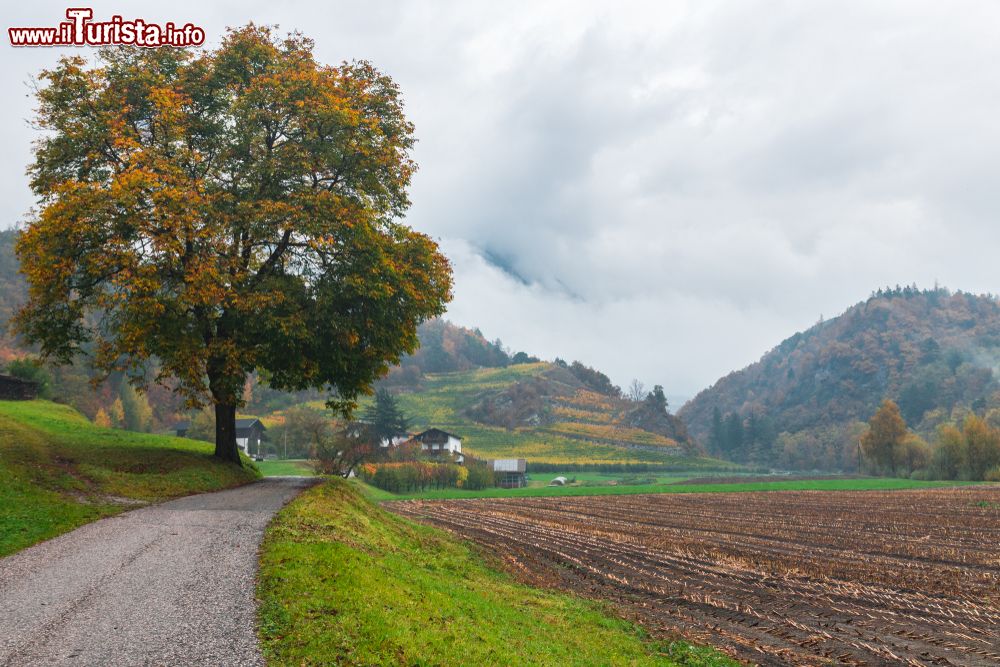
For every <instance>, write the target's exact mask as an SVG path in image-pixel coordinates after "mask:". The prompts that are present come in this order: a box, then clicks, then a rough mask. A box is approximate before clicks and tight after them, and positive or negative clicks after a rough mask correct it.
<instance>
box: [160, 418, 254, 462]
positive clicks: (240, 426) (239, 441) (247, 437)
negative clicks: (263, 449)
mask: <svg viewBox="0 0 1000 667" xmlns="http://www.w3.org/2000/svg"><path fill="white" fill-rule="evenodd" d="M190 429H191V422H190V421H181V422H177V423H176V424H174V432H175V433H176V434H177V437H179V438H185V437H187V433H188V431H189V430H190ZM266 430H267V429H266V428H265V427H264V425H263V424H261V423H260V420H259V419H257V418H256V417H244V418H241V419H237V420H236V445H237V446H238V447H239V448H240V449H242V450H243V451H244V452H246V453H247V454H248V455H249V454H259V453H260V443H261V442H262V441H263V439H264V431H266Z"/></svg>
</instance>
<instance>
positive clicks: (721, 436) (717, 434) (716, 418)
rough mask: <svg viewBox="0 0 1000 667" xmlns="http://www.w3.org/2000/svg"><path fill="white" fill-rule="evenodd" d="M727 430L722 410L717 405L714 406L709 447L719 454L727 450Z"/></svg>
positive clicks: (709, 432) (709, 433)
mask: <svg viewBox="0 0 1000 667" xmlns="http://www.w3.org/2000/svg"><path fill="white" fill-rule="evenodd" d="M725 442H726V430H725V425H724V424H723V422H722V410H720V409H719V406H718V405H716V406H715V407H713V408H712V422H711V425H710V426H709V431H708V449H709V451H711V452H712V453H713V454H716V455H719V454H722V453H724V452H725V451H726V447H725Z"/></svg>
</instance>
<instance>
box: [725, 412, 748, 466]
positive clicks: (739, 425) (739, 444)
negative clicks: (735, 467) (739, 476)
mask: <svg viewBox="0 0 1000 667" xmlns="http://www.w3.org/2000/svg"><path fill="white" fill-rule="evenodd" d="M725 434H726V437H725V440H724V441H723V445H724V447H723V452H724V453H725V454H726V456H728V457H729V458H731V459H734V460H742V459H743V458H745V456H744V453H743V451H742V450H743V418H742V417H740V415H739V414H738V413H736V412H731V413H729V414H728V415H726V419H725Z"/></svg>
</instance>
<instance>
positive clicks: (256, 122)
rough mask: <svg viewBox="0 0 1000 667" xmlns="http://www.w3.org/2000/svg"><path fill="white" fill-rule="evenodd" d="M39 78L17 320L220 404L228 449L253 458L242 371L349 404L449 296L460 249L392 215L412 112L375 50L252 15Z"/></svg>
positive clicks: (46, 344) (219, 449) (45, 345)
mask: <svg viewBox="0 0 1000 667" xmlns="http://www.w3.org/2000/svg"><path fill="white" fill-rule="evenodd" d="M40 78H41V85H40V86H39V90H38V93H37V97H38V110H37V116H36V122H37V125H38V126H39V127H40V129H41V130H42V132H43V134H42V138H41V139H39V140H38V142H37V144H36V147H35V160H34V163H33V164H32V165H31V166H30V168H29V174H30V176H31V185H32V187H33V189H34V191H35V193H36V195H37V196H38V202H39V204H38V208H37V212H36V215H35V216H34V218H33V220H31V221H30V222H29V224H28V225H27V227H26V229H24V231H23V232H22V234H21V236H20V238H19V241H18V244H17V252H18V256H19V257H20V261H21V267H22V270H23V271H24V273H25V274H26V276H27V278H28V281H29V283H30V302H29V303H28V305H27V306H26V307H25V308H24V309H23V310H22V311H21V312H20V313H19V315H18V318H17V320H16V325H17V327H18V329H19V330H20V332H21V333H23V334H24V335H25V336H26V337H27V338H28V339H29V340H31V341H33V342H36V343H38V344H39V345H40V347H41V349H42V351H43V353H44V354H45V355H46V356H48V357H50V358H54V359H55V360H57V361H60V362H68V361H70V360H71V359H72V358H73V357H74V356H75V355H76V354H77V353H78V352H79V351H80V350H81V349H84V350H87V351H88V352H90V353H92V361H93V363H94V365H95V366H96V367H97V368H99V369H101V370H103V371H105V372H112V371H115V370H118V371H124V372H126V373H128V375H129V376H130V378H131V379H132V381H133V382H134V383H135V384H137V385H142V384H145V383H148V382H150V381H160V382H166V381H170V379H171V378H172V381H171V382H172V384H173V385H174V386H175V387H176V390H177V391H179V392H181V393H182V394H183V395H184V396H185V398H186V399H187V401H188V404H189V405H190V406H192V407H194V406H197V405H200V404H203V403H206V402H207V403H211V404H214V406H215V408H214V409H215V414H216V449H215V453H216V456H219V457H222V458H224V459H229V460H233V461H238V460H239V456H238V451H237V448H236V439H235V423H234V422H235V415H236V409H237V407H239V405H240V403H241V397H242V392H243V387H244V383H245V381H246V378H247V376H248V374H249V373H251V372H253V371H255V370H256V371H259V372H260V373H261V374H262V375H263V376H265V377H266V379H267V381H268V382H269V383H270V385H271V386H272V387H275V388H278V389H287V390H300V389H305V388H309V387H315V388H324V389H326V390H328V391H330V392H331V396H332V398H331V405H332V406H334V407H337V408H340V409H342V410H345V411H347V410H350V409H351V408H352V407H353V406H354V399H355V398H356V397H357V396H358V395H359V394H360V393H363V392H368V391H370V388H371V383H372V382H373V381H374V380H375V379H376V378H378V377H379V376H380V375H382V374H384V373H385V372H386V371H387V369H388V366H389V365H390V364H392V363H395V362H397V361H398V360H399V358H400V356H401V355H402V354H404V353H406V352H410V351H412V350H413V349H414V348H415V347H416V345H417V336H416V327H417V325H418V324H419V323H420V322H421V321H423V320H425V319H427V318H429V317H432V316H435V315H438V314H440V313H441V312H442V311H443V309H444V304H445V303H446V302H447V301H448V299H449V298H450V290H451V269H450V266H449V264H448V261H447V259H446V258H445V257H443V256H442V255H441V254H440V253H439V252H438V248H437V246H436V244H435V243H434V242H433V241H432V240H431V239H429V238H428V237H426V236H424V235H422V234H419V233H417V232H415V231H413V230H412V229H410V228H408V227H406V226H404V225H403V224H401V222H400V218H401V216H402V215H403V213H404V212H405V211H406V209H407V208H408V206H409V201H408V198H407V187H408V185H409V183H410V178H411V176H412V174H413V172H414V169H415V164H414V163H413V161H412V160H411V157H410V151H411V148H412V146H413V143H414V139H413V127H412V125H411V124H410V123H409V122H408V121H407V119H406V117H405V116H404V114H403V107H402V101H401V98H400V93H399V89H398V88H397V86H396V85H395V84H394V83H393V81H392V80H391V79H390V78H389V77H388V76H386V75H384V74H382V73H380V72H379V71H377V70H376V69H375V68H374V67H372V66H371V65H370V64H368V63H365V62H354V63H344V64H342V65H339V66H327V65H322V64H320V63H317V62H316V60H315V59H314V57H313V44H312V42H311V41H310V40H308V39H306V38H304V37H302V36H300V35H295V34H293V35H290V36H288V37H285V38H280V39H279V38H278V37H277V36H276V35H275V34H274V33H273V31H272V30H270V29H268V28H263V27H258V26H254V25H249V26H247V27H244V28H241V29H237V30H231V31H230V32H229V33H228V35H227V36H226V37H225V39H224V40H223V42H222V44H221V46H220V47H219V48H218V49H216V50H207V51H202V52H192V51H186V50H176V49H169V48H162V49H131V48H121V49H109V50H104V51H101V52H100V56H99V59H98V62H97V63H96V64H95V65H93V66H89V65H88V64H87V63H86V62H85V61H84V60H82V59H80V58H76V57H73V58H64V59H62V60H61V61H60V63H59V65H58V66H57V67H56V68H55V69H52V70H49V71H45V72H43V73H42V74H41V77H40ZM154 359H155V360H156V361H157V363H149V361H150V360H154ZM150 368H156V369H158V371H157V375H156V377H147V376H146V375H147V374H148V373H149V371H148V370H147V369H150Z"/></svg>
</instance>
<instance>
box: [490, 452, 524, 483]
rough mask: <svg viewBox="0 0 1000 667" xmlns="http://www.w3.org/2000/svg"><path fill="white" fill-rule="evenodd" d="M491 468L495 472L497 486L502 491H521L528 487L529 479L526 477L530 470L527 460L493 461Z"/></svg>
mask: <svg viewBox="0 0 1000 667" xmlns="http://www.w3.org/2000/svg"><path fill="white" fill-rule="evenodd" d="M489 466H490V468H492V470H493V477H494V479H496V484H497V486H499V487H500V488H501V489H520V488H522V487H525V486H528V478H527V476H526V475H525V473H526V472H527V470H528V462H527V461H526V460H524V459H493V460H491V461H489Z"/></svg>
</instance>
